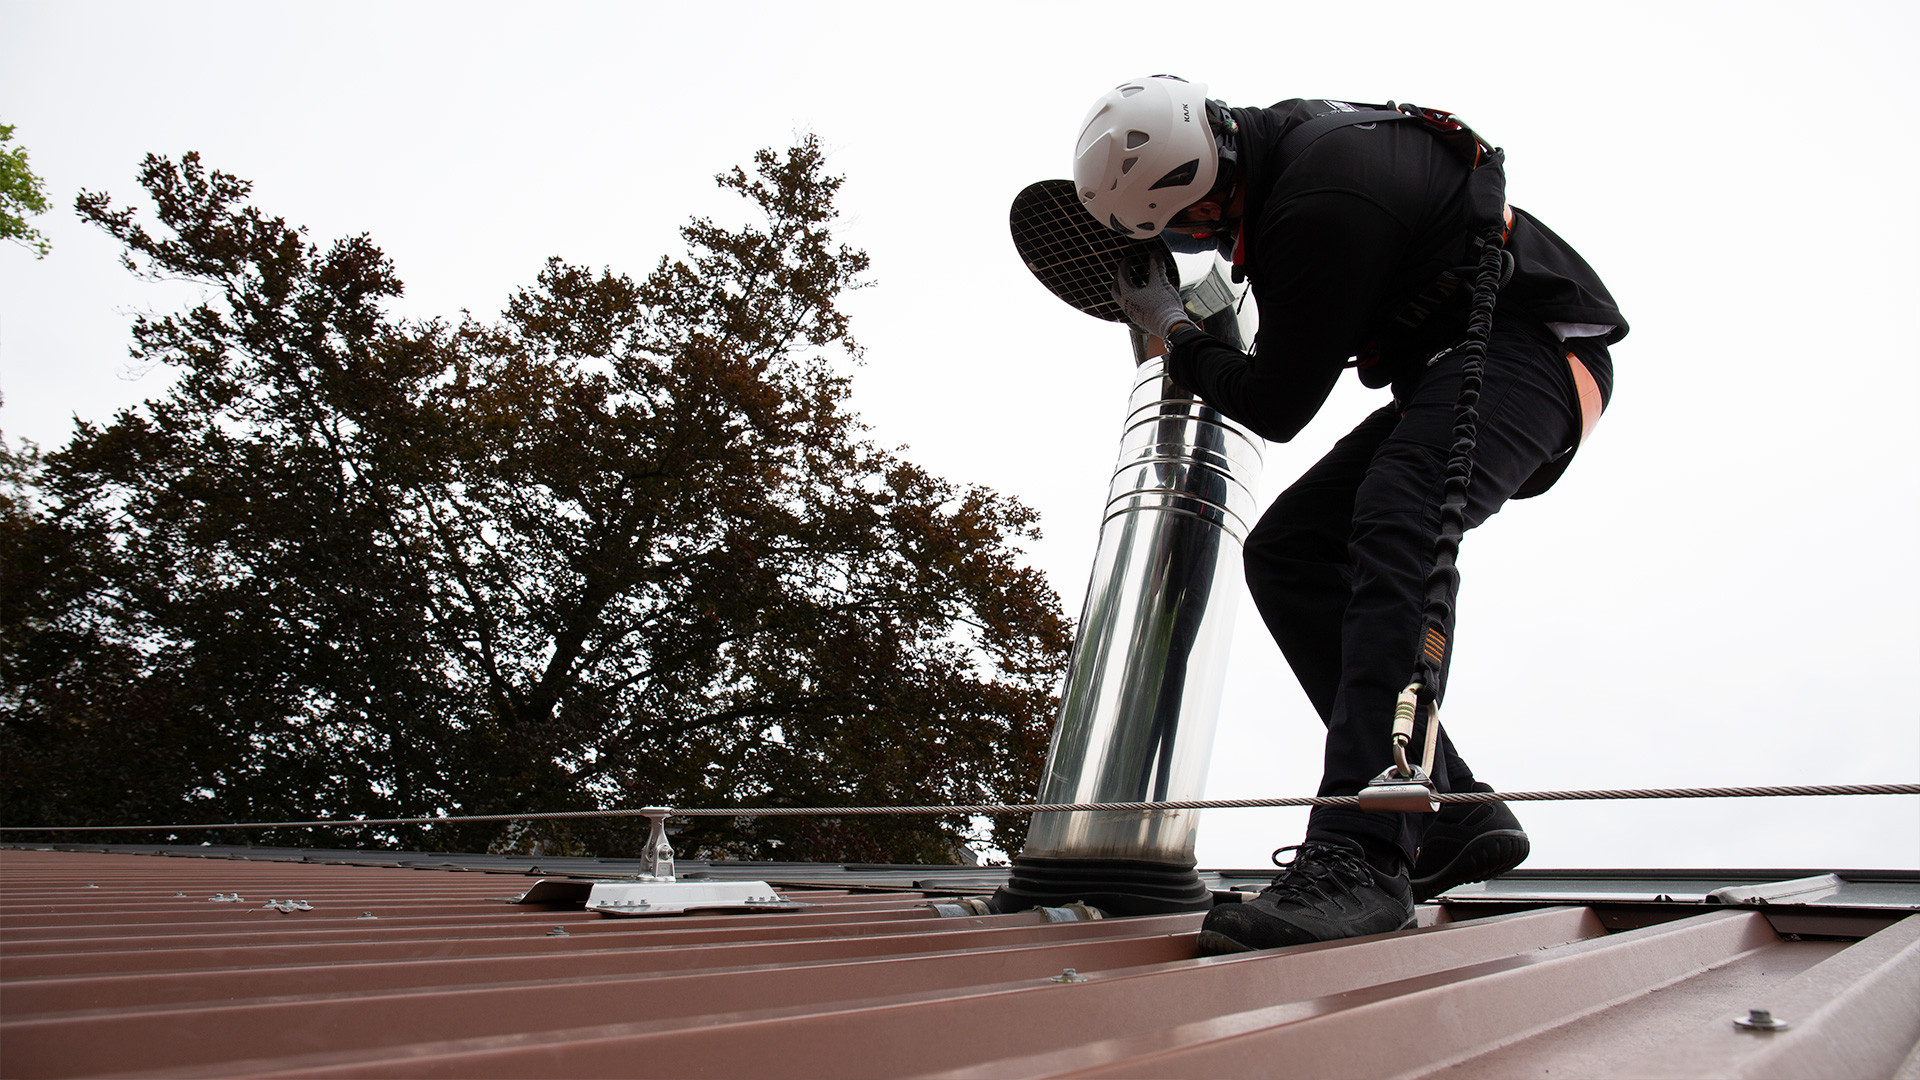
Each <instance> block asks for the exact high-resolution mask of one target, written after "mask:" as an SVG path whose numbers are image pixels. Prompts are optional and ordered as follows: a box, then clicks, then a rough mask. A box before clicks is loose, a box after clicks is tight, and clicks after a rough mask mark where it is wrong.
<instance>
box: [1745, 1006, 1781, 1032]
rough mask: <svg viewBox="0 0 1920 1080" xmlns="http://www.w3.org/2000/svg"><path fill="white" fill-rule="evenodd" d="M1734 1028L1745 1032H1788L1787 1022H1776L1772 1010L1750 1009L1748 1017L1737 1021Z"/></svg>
mask: <svg viewBox="0 0 1920 1080" xmlns="http://www.w3.org/2000/svg"><path fill="white" fill-rule="evenodd" d="M1733 1026H1734V1027H1737V1028H1740V1029H1741V1030H1743V1031H1785V1030H1787V1022H1786V1021H1785V1020H1776V1019H1775V1018H1774V1015H1773V1010H1771V1009H1748V1010H1747V1015H1745V1016H1743V1017H1741V1018H1739V1019H1738V1020H1735V1021H1734V1022H1733Z"/></svg>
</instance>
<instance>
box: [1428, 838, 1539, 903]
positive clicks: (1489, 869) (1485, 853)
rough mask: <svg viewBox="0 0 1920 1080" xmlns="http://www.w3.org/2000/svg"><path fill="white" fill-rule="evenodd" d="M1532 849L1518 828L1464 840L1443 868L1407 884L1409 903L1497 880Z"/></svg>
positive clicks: (1522, 859)
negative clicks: (1451, 890)
mask: <svg viewBox="0 0 1920 1080" xmlns="http://www.w3.org/2000/svg"><path fill="white" fill-rule="evenodd" d="M1532 850H1533V845H1532V844H1531V843H1529V842H1528V841H1527V834H1526V833H1525V832H1522V831H1521V830H1519V829H1497V830H1494V831H1492V832H1483V833H1481V834H1480V835H1478V836H1476V837H1474V838H1473V839H1472V840H1469V841H1467V843H1466V846H1465V847H1462V848H1461V849H1460V854H1458V855H1455V856H1454V857H1453V859H1452V861H1450V862H1448V863H1447V865H1445V866H1443V867H1441V868H1440V869H1438V870H1436V871H1434V872H1433V873H1431V874H1428V875H1427V876H1426V877H1423V878H1414V879H1413V880H1412V881H1411V882H1410V883H1409V884H1411V885H1412V886H1413V900H1414V902H1415V903H1425V902H1426V901H1428V900H1431V899H1432V898H1434V897H1436V896H1439V895H1440V894H1441V893H1443V892H1446V891H1447V890H1448V889H1452V888H1455V887H1457V886H1460V885H1467V884H1471V883H1473V882H1475V881H1485V880H1487V879H1488V878H1490V877H1498V876H1499V875H1501V874H1504V873H1506V872H1507V871H1509V870H1511V869H1513V868H1514V867H1516V866H1519V865H1520V864H1521V863H1523V862H1525V861H1526V859H1527V854H1528V853H1529V852H1530V851H1532Z"/></svg>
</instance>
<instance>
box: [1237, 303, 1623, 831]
mask: <svg viewBox="0 0 1920 1080" xmlns="http://www.w3.org/2000/svg"><path fill="white" fill-rule="evenodd" d="M1570 349H1572V350H1574V351H1577V352H1578V353H1579V355H1580V356H1581V359H1582V360H1583V361H1586V362H1587V363H1588V366H1589V367H1596V366H1603V365H1604V366H1605V367H1606V376H1604V377H1605V378H1606V380H1607V383H1608V384H1609V385H1610V384H1611V381H1612V380H1611V364H1610V360H1609V358H1608V357H1607V354H1606V347H1605V345H1604V344H1603V343H1601V342H1600V341H1599V340H1598V339H1581V340H1579V341H1577V342H1575V343H1573V344H1572V345H1562V344H1560V343H1559V342H1557V341H1556V340H1555V339H1554V338H1553V337H1552V335H1551V334H1550V333H1549V332H1548V331H1547V330H1546V329H1545V328H1544V327H1540V326H1537V325H1528V324H1524V323H1513V322H1503V321H1496V323H1495V326H1494V333H1493V336H1492V339H1491V341H1490V342H1489V343H1488V349H1487V360H1486V365H1485V368H1484V369H1483V374H1482V386H1481V396H1480V407H1479V431H1478V435H1477V439H1476V443H1475V447H1474V452H1473V473H1472V480H1471V482H1470V483H1469V485H1468V488H1467V500H1468V505H1467V514H1466V520H1467V527H1468V528H1472V527H1474V526H1475V525H1478V524H1479V523H1480V522H1482V521H1484V520H1486V519H1487V517H1489V516H1490V515H1492V514H1493V513H1494V512H1495V511H1497V510H1499V509H1500V507H1501V505H1502V504H1504V503H1505V502H1506V501H1507V499H1508V498H1510V497H1511V496H1512V495H1513V493H1514V492H1515V491H1516V490H1518V489H1519V488H1520V486H1521V484H1522V483H1524V482H1525V481H1526V480H1527V479H1528V478H1529V477H1530V476H1532V475H1533V474H1534V472H1535V470H1537V469H1539V468H1540V467H1541V466H1542V465H1543V464H1545V463H1546V462H1548V461H1550V460H1553V459H1555V458H1557V457H1559V456H1560V455H1562V454H1564V453H1566V452H1568V450H1569V448H1570V447H1572V446H1573V445H1574V444H1575V443H1577V441H1578V438H1579V431H1580V428H1579V410H1578V404H1577V401H1578V398H1577V396H1576V391H1575V389H1574V382H1573V376H1572V374H1571V373H1570V371H1569V369H1568V365H1567V360H1566V355H1567V353H1568V351H1569V350H1570ZM1460 368H1461V362H1460V359H1459V357H1458V356H1457V355H1455V356H1451V357H1448V358H1444V359H1442V360H1440V361H1439V362H1438V363H1437V364H1435V365H1433V366H1432V367H1429V368H1425V369H1424V370H1423V371H1422V372H1421V373H1420V374H1419V377H1418V379H1417V381H1415V380H1406V381H1405V382H1407V383H1410V384H1411V385H1403V384H1401V383H1396V384H1395V388H1394V389H1395V401H1394V404H1392V405H1389V406H1387V407H1385V408H1382V409H1380V410H1379V411H1377V412H1375V413H1373V414H1372V415H1370V416H1368V417H1367V418H1366V419H1365V420H1363V421H1361V423H1360V425H1359V426H1358V427H1356V428H1354V429H1353V431H1352V432H1351V433H1349V434H1348V435H1346V436H1345V437H1344V438H1342V439H1341V440H1340V441H1339V442H1338V443H1336V444H1335V445H1334V447H1333V449H1332V450H1330V451H1329V452H1328V453H1327V455H1326V456H1325V457H1324V458H1322V459H1320V461H1319V462H1318V463H1317V464H1315V465H1314V466H1313V467H1312V468H1311V469H1309V470H1307V472H1306V473H1305V474H1304V475H1302V476H1301V477H1300V479H1298V480H1297V481H1295V482H1294V483H1293V485H1292V486H1291V487H1289V488H1287V490H1286V491H1285V492H1283V493H1281V495H1280V496H1279V498H1277V499H1275V500H1274V502H1273V505H1272V506H1270V507H1268V509H1267V512H1266V513H1265V514H1264V515H1262V516H1261V519H1260V523H1259V524H1258V525H1257V526H1256V527H1255V528H1254V529H1253V531H1252V533H1251V534H1249V535H1248V537H1247V542H1246V551H1245V558H1246V571H1247V587H1248V590H1249V591H1250V592H1251V593H1252V594H1253V599H1254V602H1255V604H1257V605H1258V606H1259V609H1260V615H1261V617H1262V618H1263V619H1264V620H1265V621H1266V624H1267V628H1268V629H1269V630H1270V631H1271V632H1272V634H1273V637H1274V640H1275V641H1276V642H1278V643H1279V645H1280V650H1281V652H1282V653H1283V654H1284V655H1285V656H1286V658H1287V663H1288V664H1289V665H1291V666H1292V668H1293V671H1294V674H1295V675H1296V676H1297V677H1298V678H1299V680H1300V685H1301V687H1302V688H1303V689H1304V690H1305V691H1306V693H1307V698H1308V700H1309V701H1311V702H1312V704H1313V708H1314V710H1315V711H1316V712H1318V713H1319V714H1320V719H1321V721H1322V722H1324V723H1325V724H1326V725H1327V743H1326V761H1325V766H1324V771H1323V773H1322V776H1321V781H1320V794H1321V795H1353V794H1356V793H1358V792H1359V790H1360V789H1361V787H1362V786H1364V785H1365V784H1366V783H1367V782H1368V781H1369V780H1372V779H1373V778H1374V777H1375V776H1378V775H1379V774H1380V772H1381V771H1382V770H1384V769H1385V768H1387V766H1388V765H1390V764H1391V763H1392V760H1393V757H1392V746H1391V742H1390V739H1391V736H1392V729H1393V708H1394V702H1395V699H1396V698H1397V697H1398V695H1399V693H1400V691H1401V690H1402V689H1403V688H1404V687H1405V686H1406V685H1407V683H1408V682H1409V681H1410V679H1411V678H1412V676H1413V673H1414V671H1415V651H1416V649H1417V647H1418V644H1417V642H1418V639H1419V636H1420V630H1421V626H1422V617H1423V616H1422V609H1423V604H1424V597H1425V582H1426V577H1427V574H1428V572H1429V571H1430V570H1431V569H1432V567H1433V560H1434V542H1435V538H1436V537H1437V535H1438V533H1439V522H1440V505H1441V501H1442V498H1443V492H1442V487H1443V483H1444V480H1445V472H1446V463H1447V459H1448V457H1449V456H1450V451H1451V447H1452V443H1453V425H1454V407H1455V399H1456V398H1457V397H1458V395H1459V391H1460V380H1461V371H1460ZM1596 374H1597V373H1596ZM1450 622H1451V620H1449V623H1450ZM1446 632H1447V640H1448V641H1449V642H1451V641H1452V639H1453V627H1452V626H1451V625H1448V626H1447V627H1446ZM1451 657H1452V649H1451V648H1449V649H1448V650H1447V659H1449V660H1450V659H1451ZM1433 689H1434V691H1435V692H1436V693H1437V694H1444V692H1445V671H1444V669H1443V671H1442V680H1441V685H1440V686H1439V687H1435V688H1433ZM1424 726H1425V725H1424V724H1422V725H1421V729H1422V731H1421V732H1416V736H1415V743H1414V745H1413V747H1412V748H1411V750H1412V755H1413V757H1414V760H1416V761H1417V760H1418V754H1419V750H1420V748H1421V746H1422V743H1421V741H1420V740H1421V738H1422V737H1423V735H1422V732H1423V731H1424ZM1433 771H1434V777H1435V781H1436V783H1437V785H1438V786H1439V788H1440V790H1442V791H1451V790H1463V789H1465V788H1466V787H1467V786H1468V785H1469V784H1470V783H1471V782H1472V781H1473V772H1472V770H1471V769H1470V768H1469V767H1468V766H1467V763H1466V761H1465V760H1464V759H1463V758H1462V757H1461V756H1460V754H1459V752H1458V751H1457V750H1455V749H1454V746H1453V744H1452V742H1451V741H1450V740H1449V739H1447V738H1446V736H1445V728H1444V727H1443V728H1442V739H1441V742H1440V747H1439V751H1438V753H1437V754H1436V758H1435V761H1434V770H1433ZM1433 816H1434V815H1432V814H1388V813H1379V812H1372V811H1365V810H1359V809H1357V808H1347V807H1315V808H1314V810H1313V814H1312V816H1311V818H1310V819H1309V822H1308V827H1307V838H1308V839H1309V840H1325V839H1331V838H1334V837H1343V838H1351V839H1356V840H1359V841H1360V842H1361V844H1362V846H1363V847H1364V848H1366V849H1367V852H1368V854H1369V856H1370V857H1372V858H1374V859H1375V860H1376V861H1379V860H1381V859H1382V858H1383V857H1390V856H1391V854H1392V853H1393V851H1394V850H1395V849H1397V850H1398V853H1399V856H1400V858H1402V859H1404V860H1405V862H1406V864H1407V865H1408V866H1411V865H1412V864H1413V859H1414V853H1415V851H1416V850H1417V849H1418V847H1419V844H1420V838H1421V836H1422V835H1423V834H1424V833H1425V831H1426V828H1427V826H1428V824H1429V823H1431V821H1432V819H1433Z"/></svg>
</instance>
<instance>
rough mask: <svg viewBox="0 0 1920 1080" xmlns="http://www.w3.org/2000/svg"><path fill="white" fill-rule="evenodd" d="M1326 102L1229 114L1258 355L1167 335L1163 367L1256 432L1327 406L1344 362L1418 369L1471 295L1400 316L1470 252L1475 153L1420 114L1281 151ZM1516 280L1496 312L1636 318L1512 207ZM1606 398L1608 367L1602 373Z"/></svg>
mask: <svg viewBox="0 0 1920 1080" xmlns="http://www.w3.org/2000/svg"><path fill="white" fill-rule="evenodd" d="M1329 111H1332V106H1331V105H1329V103H1328V102H1326V101H1320V100H1311V99H1309V100H1292V101H1283V102H1280V103H1279V104H1277V105H1274V106H1273V107H1271V108H1267V109H1234V110H1233V116H1234V118H1235V119H1236V120H1237V121H1238V122H1239V125H1240V131H1239V137H1238V142H1239V154H1240V165H1241V168H1242V169H1244V170H1245V178H1244V181H1243V183H1244V184H1245V186H1246V192H1247V195H1246V205H1245V207H1244V212H1243V215H1242V234H1241V236H1240V250H1241V266H1242V269H1244V271H1245V272H1246V275H1247V277H1248V279H1249V280H1250V282H1251V284H1252V288H1253V296H1254V300H1255V302H1256V303H1258V304H1259V306H1260V332H1259V334H1258V336H1257V337H1256V338H1255V340H1254V347H1253V352H1252V355H1250V356H1249V355H1247V354H1244V353H1241V352H1239V351H1238V350H1236V349H1232V348H1229V347H1228V346H1226V345H1224V344H1222V343H1220V342H1219V341H1217V340H1215V339H1213V338H1211V337H1208V336H1207V335H1205V334H1201V333H1198V332H1193V331H1185V332H1181V333H1178V334H1175V335H1174V338H1175V340H1174V341H1173V342H1172V343H1171V353H1172V355H1171V358H1170V365H1169V366H1170V370H1171V371H1172V373H1173V376H1174V378H1175V379H1176V380H1178V381H1179V382H1180V383H1181V385H1183V386H1185V387H1187V388H1188V389H1190V390H1192V391H1193V392H1195V393H1197V394H1199V395H1200V397H1202V398H1203V399H1205V400H1206V402H1207V403H1208V404H1210V405H1212V406H1213V407H1215V408H1217V409H1219V410H1220V411H1221V412H1223V413H1225V414H1227V415H1228V416H1230V417H1232V418H1234V419H1235V420H1238V421H1240V422H1241V423H1243V424H1246V425H1247V426H1248V427H1249V428H1251V429H1253V430H1254V431H1255V432H1257V433H1258V434H1260V435H1261V436H1263V437H1265V438H1268V439H1272V440H1275V441H1279V442H1284V441H1286V440H1288V439H1291V438H1292V437H1293V436H1294V435H1296V434H1298V433H1299V431H1300V429H1301V428H1303V427H1305V426H1306V424H1307V421H1309V420H1311V419H1312V418H1313V415H1314V414H1315V413H1316V412H1318V411H1319V410H1320V406H1321V404H1322V403H1323V402H1325V401H1326V398H1327V395H1328V393H1330V392H1331V391H1332V389H1333V384H1334V382H1335V380H1337V379H1338V378H1339V376H1340V372H1341V370H1342V368H1344V367H1345V366H1346V365H1347V361H1348V360H1349V359H1351V358H1353V357H1356V356H1360V355H1363V354H1367V353H1370V352H1371V353H1374V354H1377V355H1378V356H1379V357H1380V360H1379V364H1380V365H1381V370H1376V371H1373V372H1371V373H1370V375H1371V376H1372V377H1370V378H1369V379H1368V380H1367V381H1368V382H1369V384H1371V385H1376V386H1377V385H1384V384H1385V383H1386V382H1388V381H1400V380H1405V379H1408V378H1417V375H1418V372H1419V370H1420V366H1421V365H1422V364H1424V362H1425V361H1426V359H1427V358H1428V357H1430V356H1431V355H1433V353H1434V352H1436V351H1438V350H1439V349H1442V348H1445V347H1446V346H1448V345H1450V344H1452V343H1453V342H1455V341H1457V340H1458V339H1459V337H1460V335H1461V333H1462V332H1463V331H1464V329H1465V325H1466V309H1467V302H1468V298H1467V296H1466V293H1467V290H1464V289H1463V290H1461V291H1460V295H1458V296H1457V297H1456V298H1455V300H1454V302H1453V303H1452V304H1451V305H1449V307H1447V308H1446V309H1443V310H1442V311H1440V312H1438V313H1436V314H1435V315H1433V316H1432V317H1430V318H1428V319H1427V320H1426V321H1425V322H1423V323H1422V324H1421V325H1420V326H1419V328H1418V329H1417V330H1414V331H1407V330H1404V329H1402V328H1400V327H1399V326H1398V325H1397V324H1396V323H1395V322H1394V320H1393V316H1394V315H1395V313H1397V312H1399V311H1400V310H1401V309H1402V307H1403V306H1404V305H1405V304H1406V303H1407V301H1408V300H1410V299H1412V298H1413V297H1414V296H1415V295H1416V294H1418V293H1419V292H1420V290H1421V289H1422V288H1424V287H1425V286H1427V285H1428V284H1430V283H1431V282H1432V281H1433V279H1434V278H1435V276H1436V275H1437V274H1438V273H1439V272H1440V271H1441V270H1444V269H1446V268H1448V267H1454V266H1471V265H1472V263H1473V261H1474V256H1473V248H1472V237H1471V231H1472V230H1471V223H1470V215H1469V213H1468V209H1467V205H1466V198H1465V189H1466V180H1467V176H1468V168H1467V165H1466V163H1465V162H1464V161H1463V160H1462V159H1461V158H1460V157H1459V156H1457V155H1456V154H1455V153H1454V152H1453V151H1452V150H1451V149H1449V148H1448V147H1447V146H1445V145H1444V144H1443V143H1441V141H1440V140H1439V139H1437V138H1435V137H1434V136H1433V135H1432V134H1431V133H1429V132H1428V131H1427V130H1426V129H1425V127H1424V126H1423V125H1422V124H1420V123H1418V122H1414V121H1401V122H1394V123H1381V124H1377V125H1374V126H1373V127H1371V128H1362V127H1343V128H1336V129H1334V130H1333V131H1330V132H1328V133H1326V134H1324V135H1322V136H1321V137H1319V138H1318V139H1316V140H1314V141H1313V142H1312V143H1311V144H1310V145H1308V146H1307V147H1306V149H1305V150H1304V151H1302V152H1300V154H1299V157H1298V159H1297V160H1295V161H1292V162H1282V161H1280V160H1279V153H1278V150H1279V145H1280V140H1281V138H1282V137H1283V136H1285V135H1286V133H1287V132H1288V131H1290V130H1292V129H1293V128H1294V127H1295V126H1297V125H1299V124H1301V123H1303V122H1305V121H1307V120H1309V119H1312V118H1313V117H1314V116H1318V115H1321V114H1323V113H1326V112H1329ZM1507 249H1508V250H1509V251H1510V252H1512V253H1513V256H1514V261H1515V270H1514V275H1513V277H1512V279H1511V280H1510V281H1509V282H1508V283H1507V285H1506V286H1505V287H1504V288H1503V289H1502V290H1501V292H1500V299H1499V305H1498V307H1497V308H1496V313H1495V314H1496V318H1498V319H1524V320H1527V321H1530V322H1534V323H1547V322H1565V323H1590V324H1606V325H1611V326H1613V327H1614V329H1613V331H1612V332H1611V333H1610V334H1609V335H1608V337H1607V340H1608V341H1609V342H1612V341H1618V340H1619V339H1620V338H1622V337H1624V336H1626V332H1627V323H1626V320H1625V319H1624V318H1623V317H1622V316H1621V314H1620V310H1619V308H1618V307H1616V306H1615V305H1614V302H1613V298H1612V297H1611V296H1609V295H1608V294H1607V289H1606V286H1605V285H1603V284H1602V283H1601V281H1600V278H1599V275H1597V274H1595V273H1594V272H1593V269H1592V268H1591V267H1589V266H1588V265H1587V264H1586V262H1585V260H1583V259H1581V257H1580V255H1579V253H1578V252H1576V251H1574V250H1573V248H1571V247H1570V246H1568V245H1567V243H1566V242H1565V241H1563V240H1561V239H1560V238H1559V237H1558V236H1555V235H1554V234H1553V233H1552V231H1550V230H1549V229H1548V228H1547V227H1546V226H1545V225H1542V224H1541V223H1540V222H1539V221H1538V220H1537V219H1535V218H1533V217H1531V216H1530V215H1528V214H1526V213H1525V212H1524V211H1521V210H1519V209H1517V208H1516V209H1515V210H1514V226H1513V232H1512V235H1511V236H1510V237H1509V239H1508V242H1507ZM1593 374H1594V378H1595V381H1597V382H1599V383H1600V384H1601V389H1602V391H1603V392H1604V393H1610V392H1611V390H1612V372H1611V370H1608V371H1605V372H1600V371H1595V372H1594V373H1593Z"/></svg>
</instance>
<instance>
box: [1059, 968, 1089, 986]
mask: <svg viewBox="0 0 1920 1080" xmlns="http://www.w3.org/2000/svg"><path fill="white" fill-rule="evenodd" d="M1053 981H1054V982H1057V983H1083V982H1086V981H1087V977H1086V976H1085V975H1082V974H1080V973H1079V972H1077V971H1075V970H1073V969H1072V968H1061V969H1060V974H1058V975H1055V976H1054V977H1053Z"/></svg>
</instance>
